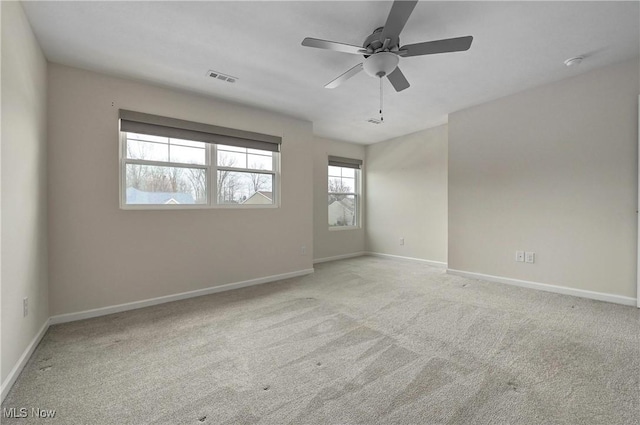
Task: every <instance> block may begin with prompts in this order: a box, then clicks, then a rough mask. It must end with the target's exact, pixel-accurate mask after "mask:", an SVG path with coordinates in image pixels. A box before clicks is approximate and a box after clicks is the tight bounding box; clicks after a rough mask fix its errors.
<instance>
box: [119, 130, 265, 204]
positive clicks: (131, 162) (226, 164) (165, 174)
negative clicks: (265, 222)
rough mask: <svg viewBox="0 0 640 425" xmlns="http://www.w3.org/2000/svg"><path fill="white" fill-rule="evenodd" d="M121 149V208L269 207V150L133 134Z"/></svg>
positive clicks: (128, 136)
mask: <svg viewBox="0 0 640 425" xmlns="http://www.w3.org/2000/svg"><path fill="white" fill-rule="evenodd" d="M124 148H125V165H124V167H125V173H124V174H125V175H124V178H125V187H126V194H125V203H126V204H153V205H176V204H204V205H207V204H216V203H217V204H227V205H229V204H237V205H241V204H248V205H250V204H273V203H274V195H273V187H274V184H275V168H274V166H275V165H274V164H275V163H274V153H273V152H270V151H263V150H257V149H250V148H243V147H235V146H226V145H212V144H208V143H203V142H195V141H190V140H181V139H174V138H168V137H158V136H152V135H147V134H136V133H126V138H125V145H124ZM213 193H215V195H214V196H213V199H210V198H211V197H212V196H211V195H212V194H213Z"/></svg>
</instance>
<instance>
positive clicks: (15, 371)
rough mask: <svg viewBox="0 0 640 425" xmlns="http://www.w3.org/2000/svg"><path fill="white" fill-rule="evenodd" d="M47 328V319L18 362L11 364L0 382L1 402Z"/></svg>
mask: <svg viewBox="0 0 640 425" xmlns="http://www.w3.org/2000/svg"><path fill="white" fill-rule="evenodd" d="M47 329H49V319H47V320H45V321H44V324H43V325H42V327H41V328H40V330H39V331H38V333H37V334H36V336H34V337H33V339H32V340H31V343H29V345H28V346H27V348H26V349H25V350H24V352H23V353H22V356H20V359H18V362H17V363H16V364H15V366H13V369H11V372H9V375H8V376H7V378H6V379H5V380H4V382H3V383H2V385H1V389H0V393H1V395H0V402H3V401H4V398H5V397H6V396H7V394H9V390H10V389H11V387H12V386H13V384H14V383H15V382H16V379H18V376H20V372H22V369H24V367H25V366H26V365H27V362H28V361H29V359H30V358H31V355H32V354H33V352H34V351H35V349H36V347H37V346H38V344H39V343H40V340H41V339H42V337H43V336H44V334H45V333H47Z"/></svg>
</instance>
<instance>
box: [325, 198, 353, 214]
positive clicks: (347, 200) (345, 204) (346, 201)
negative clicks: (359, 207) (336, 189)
mask: <svg viewBox="0 0 640 425" xmlns="http://www.w3.org/2000/svg"><path fill="white" fill-rule="evenodd" d="M335 203H338V204H340V206H342V207H344V208H346V209H347V210H349V211H350V212H353V211H354V209H355V208H354V207H353V200H352V199H350V198H344V199H340V200H337V199H336V200H333V201H332V202H331V203H330V204H329V205H333V204H335Z"/></svg>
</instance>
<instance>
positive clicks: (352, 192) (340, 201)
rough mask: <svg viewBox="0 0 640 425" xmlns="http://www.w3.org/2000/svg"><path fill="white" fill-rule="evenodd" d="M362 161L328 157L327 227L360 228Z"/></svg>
mask: <svg viewBox="0 0 640 425" xmlns="http://www.w3.org/2000/svg"><path fill="white" fill-rule="evenodd" d="M361 167H362V161H361V160H359V159H349V158H340V157H334V156H330V157H329V168H328V177H329V227H330V228H348V227H359V226H360V168H361Z"/></svg>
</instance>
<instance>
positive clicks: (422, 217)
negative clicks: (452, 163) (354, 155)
mask: <svg viewBox="0 0 640 425" xmlns="http://www.w3.org/2000/svg"><path fill="white" fill-rule="evenodd" d="M366 152H367V156H366V164H365V166H366V170H367V192H366V205H367V208H366V211H367V251H371V252H376V253H382V254H390V255H399V256H403V257H411V258H419V259H422V260H429V261H435V262H440V263H446V261H447V126H446V125H442V126H439V127H434V128H431V129H428V130H423V131H419V132H417V133H413V134H409V135H407V136H402V137H398V138H396V139H392V140H389V141H386V142H381V143H376V144H374V145H369V146H367V151H366ZM400 238H404V245H403V246H401V245H400Z"/></svg>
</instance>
